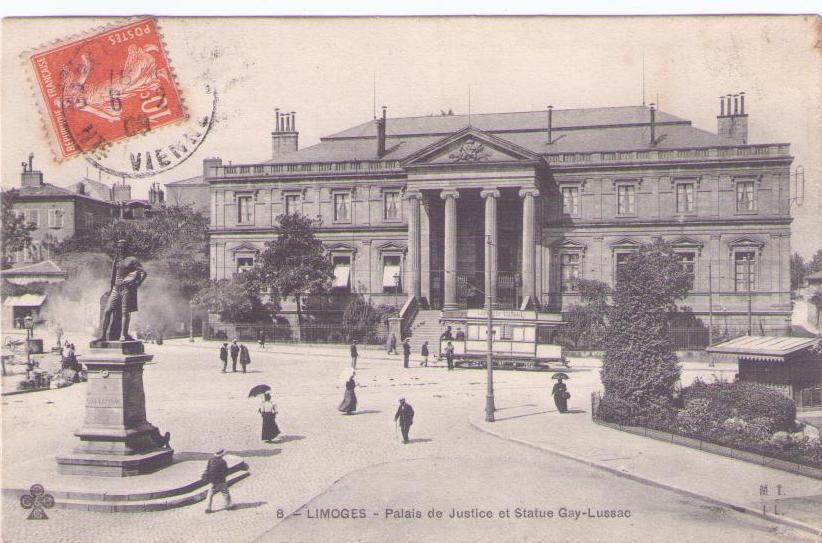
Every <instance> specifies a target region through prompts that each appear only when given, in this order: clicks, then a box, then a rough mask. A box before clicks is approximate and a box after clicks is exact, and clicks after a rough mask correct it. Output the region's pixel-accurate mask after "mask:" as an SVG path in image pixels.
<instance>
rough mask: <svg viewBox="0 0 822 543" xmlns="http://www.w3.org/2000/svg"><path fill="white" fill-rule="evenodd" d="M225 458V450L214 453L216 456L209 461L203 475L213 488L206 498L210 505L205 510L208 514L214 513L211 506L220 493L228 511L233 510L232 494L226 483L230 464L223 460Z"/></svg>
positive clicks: (209, 490) (210, 488)
mask: <svg viewBox="0 0 822 543" xmlns="http://www.w3.org/2000/svg"><path fill="white" fill-rule="evenodd" d="M224 456H225V450H224V449H220V450H219V451H217V452H216V453H214V456H212V457H211V458H209V459H208V465H207V466H206V469H205V472H204V473H203V479H205V480H206V481H208V482H209V483H211V486H210V487H209V489H208V496H207V498H206V499H207V500H208V505H207V506H206V510H205V512H206V513H213V512H214V510H213V509H212V508H211V505H212V502H213V500H214V493H215V492H219V493H220V494H222V495H223V496H224V497H225V509H226V511H230V510H231V494H229V493H228V484H227V483H226V477H227V476H228V464H227V463H226V461H225V459H224V458H223V457H224Z"/></svg>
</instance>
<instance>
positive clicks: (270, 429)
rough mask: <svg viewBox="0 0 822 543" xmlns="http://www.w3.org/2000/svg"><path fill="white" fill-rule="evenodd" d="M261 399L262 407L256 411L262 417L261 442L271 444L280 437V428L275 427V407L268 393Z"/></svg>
mask: <svg viewBox="0 0 822 543" xmlns="http://www.w3.org/2000/svg"><path fill="white" fill-rule="evenodd" d="M263 398H264V399H263V405H261V406H260V408H259V409H258V411H259V412H260V415H262V417H263V431H262V440H263V441H265V442H266V443H271V440H272V439H274V438H275V437H277V436H278V435H280V428H279V427H278V426H277V405H276V404H275V403H272V401H271V393H270V392H266V393H265V395H264V396H263Z"/></svg>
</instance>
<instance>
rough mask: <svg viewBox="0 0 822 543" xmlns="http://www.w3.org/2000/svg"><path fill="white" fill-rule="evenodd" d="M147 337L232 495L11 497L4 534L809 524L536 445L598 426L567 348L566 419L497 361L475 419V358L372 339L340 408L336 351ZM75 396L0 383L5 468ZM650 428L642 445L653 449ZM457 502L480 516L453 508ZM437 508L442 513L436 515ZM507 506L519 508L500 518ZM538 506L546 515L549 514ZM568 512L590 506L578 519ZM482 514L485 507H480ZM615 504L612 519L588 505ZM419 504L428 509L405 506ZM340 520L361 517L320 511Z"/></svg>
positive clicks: (588, 530) (153, 369) (599, 536)
mask: <svg viewBox="0 0 822 543" xmlns="http://www.w3.org/2000/svg"><path fill="white" fill-rule="evenodd" d="M78 345H79V343H78ZM146 347H147V350H148V351H149V352H151V353H152V354H154V355H155V358H154V362H153V363H151V364H148V365H146V367H145V375H144V379H145V388H146V400H147V410H148V413H147V415H148V419H149V420H150V421H151V422H152V423H153V424H155V425H156V426H158V427H159V428H160V429H161V431H166V430H168V431H171V432H172V446H173V447H174V449H175V456H176V458H177V461H187V462H201V463H202V465H203V467H204V466H205V461H204V460H205V459H206V458H207V457H208V453H210V452H212V451H214V450H215V449H217V448H220V447H224V448H225V449H226V450H228V451H229V452H230V453H232V454H236V455H239V456H242V457H244V458H245V459H246V461H247V463H248V466H249V469H250V472H251V476H250V477H248V478H247V479H245V480H243V481H241V482H239V483H238V484H237V485H235V486H234V487H232V489H231V492H232V497H233V499H234V501H235V503H236V504H237V506H238V507H237V509H236V510H234V511H230V512H226V511H220V512H218V513H216V514H213V515H205V514H204V513H203V509H204V504H202V503H199V504H197V505H193V506H188V507H181V508H177V509H172V510H168V511H161V512H152V513H121V514H107V513H93V512H83V511H74V510H62V509H51V510H49V511H48V515H49V520H48V521H42V522H29V521H27V520H25V519H26V512H25V511H23V510H22V509H21V508H20V506H19V503H17V500H15V499H13V498H11V497H8V496H7V497H4V498H3V517H2V520H3V539H4V540H5V541H10V542H16V541H34V540H40V541H54V542H87V541H89V540H92V539H93V540H95V541H114V540H117V541H121V542H122V541H125V542H129V541H133V542H135V543H136V542H138V541H139V542H154V541H163V542H177V541H191V540H209V541H240V542H244V541H284V542H285V541H288V542H295V541H339V540H350V541H387V540H391V541H441V540H444V539H448V540H450V541H602V540H608V541H642V540H649V541H650V540H660V539H669V540H672V541H673V540H676V541H704V540H707V539H709V538H710V539H712V540H719V541H740V542H741V541H791V540H801V539H804V538H805V537H807V536H806V534H804V533H803V532H801V531H799V530H796V529H793V528H790V527H787V526H785V525H784V524H779V523H774V522H769V521H767V520H764V519H761V518H758V517H757V516H755V515H750V514H743V513H739V512H736V511H734V510H732V509H730V508H728V507H723V506H720V505H717V504H712V503H709V502H706V501H704V500H700V499H696V498H694V497H688V496H685V495H683V494H681V493H677V492H673V491H671V490H667V489H664V488H660V487H659V486H653V485H648V484H644V483H642V482H639V481H637V480H632V479H630V478H627V477H621V476H618V475H616V474H614V473H611V472H608V471H604V470H602V469H598V468H596V467H592V466H590V465H587V464H585V463H582V462H578V461H574V460H572V459H569V458H565V457H562V456H558V455H556V454H552V453H550V452H547V451H546V450H544V449H541V448H539V446H540V445H542V446H544V447H545V448H547V449H550V448H556V447H557V446H558V445H561V444H563V443H566V444H568V446H569V447H571V448H580V447H584V446H585V443H584V436H585V435H590V434H589V432H590V431H591V427H592V426H593V424H592V423H591V419H590V412H589V411H590V405H589V402H590V394H589V393H590V391H592V390H594V389H596V388H598V369H597V364H596V363H595V361H591V360H586V359H579V360H574V361H573V362H572V371H571V380H570V382H569V389H570V391H571V393H572V398H571V400H570V408H571V410H572V411H573V412H572V413H571V414H568V415H559V414H558V413H557V412H556V409H555V407H554V406H553V403H552V402H551V399H550V395H549V390H550V384H551V382H550V374H545V373H524V372H510V371H508V372H506V371H498V372H496V374H495V376H496V393H497V407H498V408H499V411H498V413H497V417H498V421H497V422H496V423H494V424H493V425H489V426H490V428H484V424H485V423H483V422H482V410H483V408H484V403H485V373H484V372H483V371H478V370H456V371H453V372H448V371H446V370H445V369H443V368H420V367H419V366H414V367H412V368H410V369H408V370H403V369H402V362H401V358H400V357H388V356H386V355H385V354H384V353H383V352H381V351H376V350H367V349H364V350H362V352H361V356H360V360H359V365H358V370H357V374H358V382H359V384H360V388H358V390H357V394H358V399H359V405H358V409H359V412H358V413H357V414H356V415H353V416H342V415H341V414H340V413H339V412H338V411H337V410H336V407H337V405H338V404H339V402H340V400H341V399H342V395H343V380H342V379H341V378H340V377H341V375H342V374H343V372H344V369H345V367H346V364H347V362H348V356H347V349H346V348H345V347H323V348H311V347H303V346H285V347H280V346H272V347H269V348H268V349H267V350H266V351H265V352H260V350H259V348H257V347H256V346H252V348H251V356H252V364H251V366H249V373H247V374H242V373H228V374H223V373H221V371H220V367H221V364H220V362H219V359H218V352H217V344H215V343H202V342H197V343H194V344H189V343H188V342H187V341H186V340H174V341H171V342H167V343H166V344H165V345H163V346H156V345H147V346H146ZM81 354H82V352H81ZM686 369H687V370H688V371H686V373H685V377H684V379H685V380H687V379H692V378H693V377H694V376H695V375H706V376H709V375H710V374H711V373H715V374H717V375H725V376H726V377H732V376H733V371H734V370H733V368H730V367H727V368H719V369H708V368H700V367H698V365H693V367H690V366H688V365H686ZM260 383H267V384H269V385H271V387H272V388H273V395H274V402H275V403H276V404H277V405H278V407H279V411H280V415H279V416H278V419H277V422H278V424H279V426H280V428H281V429H282V431H283V435H282V436H281V437H280V438H279V439H278V440H277V441H276V442H275V443H274V444H270V445H269V444H266V443H263V442H262V441H260V435H259V434H260V418H259V415H258V413H257V407H258V401H259V400H254V399H249V398H247V394H248V390H249V389H250V388H251V387H252V386H254V385H256V384H260ZM84 395H85V385H84V384H79V385H74V386H71V387H68V388H65V389H60V390H51V391H46V392H35V393H30V394H20V395H14V396H5V397H3V436H4V437H3V445H4V450H3V471H4V473H11V474H14V475H16V476H19V475H20V470H22V469H24V468H25V466H30V465H31V462H32V461H36V460H38V459H39V460H40V461H41V462H43V463H53V462H54V456H55V455H56V454H58V453H60V452H64V451H68V450H69V449H71V448H72V447H73V446H74V445H75V442H76V438H75V437H74V436H73V435H72V431H73V430H74V429H76V428H77V427H79V426H80V424H81V422H82V417H83V404H84ZM401 396H404V397H405V398H407V400H408V401H409V402H410V403H411V404H412V405H413V406H414V409H415V410H416V418H415V423H414V425H413V427H412V430H411V438H412V442H411V443H410V444H408V445H403V444H402V443H401V442H400V439H399V437H398V435H397V432H396V429H395V426H394V421H393V414H394V411H395V409H396V405H397V399H398V398H399V397H401ZM486 430H490V431H493V432H495V433H496V434H497V435H492V434H490V433H488V431H486ZM595 430H597V431H601V432H606V433H607V435H612V436H615V437H613V440H615V441H609V438H602V441H601V443H600V444H599V448H597V447H594V446H593V444H591V443H589V444H588V445H589V446H590V447H591V448H592V449H594V452H593V453H591V454H592V455H593V456H594V457H596V458H597V459H598V460H599V461H606V460H607V458H606V455H607V454H611V457H610V458H612V462H613V463H614V465H616V466H620V465H622V464H624V465H625V467H626V469H629V470H630V469H634V470H636V469H637V468H636V467H635V466H636V465H637V464H641V462H639V460H636V456H637V454H636V452H635V448H636V447H637V446H641V445H637V443H638V442H636V441H634V440H639V439H640V438H638V437H636V436H631V435H627V434H626V435H624V436H623V435H622V434H621V433H619V432H616V431H614V430H610V429H607V428H599V427H596V428H595ZM526 438H527V439H526ZM512 439H516V440H520V441H528V440H531V441H533V442H534V443H533V444H531V446H528V445H525V444H522V443H517V442H514V441H512ZM619 440H624V441H625V443H628V444H629V445H627V446H626V447H627V449H626V451H627V452H626V453H625V454H613V452H614V451H613V450H612V448H611V449H608V448H609V443H617V444H619V443H621V441H619ZM648 442H649V443H648V451H649V452H652V449H653V448H654V447H655V446H656V445H655V444H654V442H650V440H648ZM639 443H640V444H642V443H645V442H639ZM535 445H536V446H535ZM661 445H663V444H660V446H661ZM667 446H669V447H674V446H673V445H670V444H667ZM617 447H619V445H617ZM692 453H694V452H693V451H688V454H692ZM696 453H698V451H697V452H696ZM698 454H705V453H698ZM621 456H624V457H630V458H627V459H623V460H620V457H621ZM700 458H701V457H700ZM713 460H714V459H713V458H709V459H708V460H707V461H705V460H704V459H703V460H702V461H705V462H707V463H706V464H705V466H708V468H706V469H710V466H715V465H718V464H714V463H713ZM716 462H729V463H730V464H728V466H730V467H729V468H727V469H734V468H733V467H732V466H734V465H742V463H739V462H736V461H731V460H728V459H724V458H717V459H716ZM632 466H633V467H632ZM722 466H723V469H725V468H724V466H725V465H724V464H722ZM753 467H754V468H756V466H753ZM676 469H677V468H676V466H670V470H672V471H675V470H676ZM740 469H747V468H740ZM757 469H764V468H757ZM766 471H767V473H769V474H770V475H772V476H773V477H775V478H779V477H781V475H779V472H775V471H774V470H766ZM711 473H712V475H713V476H715V477H721V475H722V473H719V472H718V471H714V472H711ZM726 473H727V472H726ZM35 476H36V474H34V473H33V474H32V477H35ZM773 480H774V481H775V480H776V479H773ZM780 480H781V479H780ZM754 482H755V483H756V484H757V485H758V483H759V482H760V481H747V480H746V481H744V483H745V486H746V488H744V489H740V491H739V492H740V493H742V494H745V495H746V496H747V495H748V494H750V495H751V496H753V495H754V494H755V493H756V491H757V490H758V486H756V487H754V488H750V489H748V488H747V485H748V483H752V484H753V483H754ZM764 482H773V481H772V480H770V479H769V480H768V481H764ZM31 483H42V484H43V485H44V486H45V487H46V490H48V487H49V482H48V481H47V480H42V481H41V480H32V481H31ZM803 484H805V485H808V488H805V487H804V486H803V488H802V492H803V495H804V496H805V497H807V498H808V500H812V499H814V498H813V494H814V493H813V489H814V487H813V485H814V484H818V486H819V487H820V488H819V491H818V492H817V493H816V495H817V498H818V496H822V483H819V482H818V481H809V480H808V481H805V482H804V483H803ZM740 486H741V485H740ZM794 490H796V487H794ZM743 497H744V496H743ZM740 499H742V498H740ZM751 499H754V498H751ZM802 503H807V500H804V501H803V502H802ZM817 503H818V501H817ZM518 508H519V510H520V513H521V515H522V516H520V518H517V517H516V515H517V509H518ZM452 509H453V510H455V511H457V510H458V511H460V512H461V513H460V515H461V516H463V517H464V516H466V515H467V516H473V517H475V518H468V519H466V518H449V515H450V514H451V513H452ZM589 510H590V511H589ZM437 511H439V512H441V513H442V518H436V514H437V513H436V512H437ZM501 511H508V512H509V514H510V516H511V518H505V517H504V516H503V518H500V512H501ZM546 511H551V512H552V515H553V516H552V517H551V518H546V517H545V515H546ZM575 511H582V512H585V516H579V517H578V518H574V515H575V514H576V513H574V512H575ZM795 511H796V512H797V514H799V513H801V512H802V511H805V513H803V514H804V515H805V516H803V517H802V519H803V520H804V521H807V522H812V521H816V523H817V524H820V523H822V521H820V520H815V519H813V518H812V517H811V518H809V517H808V514H807V511H806V510H805V509H804V508H803V507H797V508H796V509H795ZM487 512H491V514H492V515H493V518H490V519H488V518H482V516H483V515H484V514H485V513H487ZM603 512H607V513H603ZM610 512H621V513H620V515H621V516H619V517H618V518H603V517H602V516H599V517H597V515H599V514H602V515H605V514H607V515H610V514H611V513H610ZM625 512H628V513H629V514H630V516H629V517H626V516H625ZM417 513H419V515H420V516H421V518H415V516H416V514H417ZM429 514H430V515H433V516H434V518H430V517H429ZM454 514H455V515H456V512H455V513H454ZM529 515H530V516H529ZM336 516H348V517H360V516H362V517H364V518H321V517H336ZM686 528H687V529H686Z"/></svg>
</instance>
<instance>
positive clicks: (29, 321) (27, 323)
mask: <svg viewBox="0 0 822 543" xmlns="http://www.w3.org/2000/svg"><path fill="white" fill-rule="evenodd" d="M23 327H24V328H25V329H26V373H27V374H28V373H29V372H30V371H31V370H32V365H31V344H32V339H33V338H34V319H33V318H32V317H31V315H26V317H25V318H24V319H23ZM26 378H29V375H26Z"/></svg>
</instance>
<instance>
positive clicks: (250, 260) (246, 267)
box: [236, 256, 254, 273]
mask: <svg viewBox="0 0 822 543" xmlns="http://www.w3.org/2000/svg"><path fill="white" fill-rule="evenodd" d="M236 262H237V273H245V272H247V271H250V270H251V269H252V268H254V257H253V256H238V257H237V258H236Z"/></svg>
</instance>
